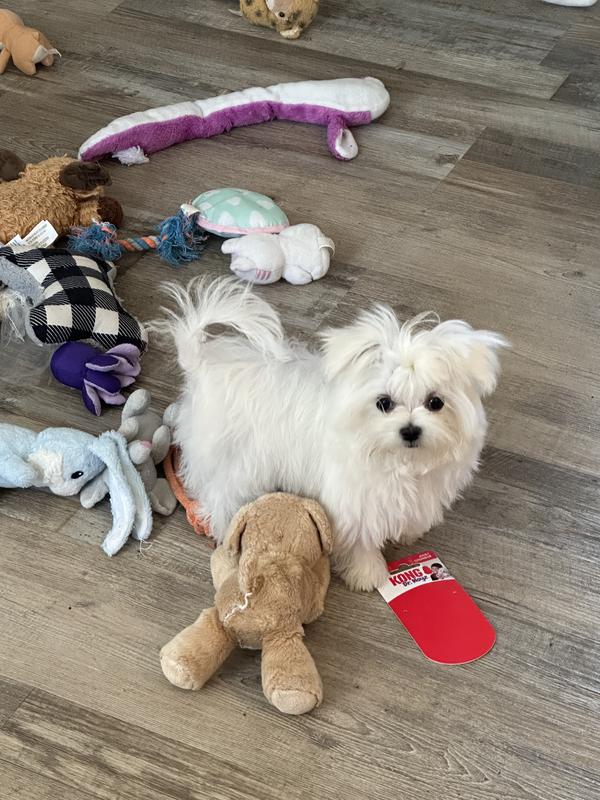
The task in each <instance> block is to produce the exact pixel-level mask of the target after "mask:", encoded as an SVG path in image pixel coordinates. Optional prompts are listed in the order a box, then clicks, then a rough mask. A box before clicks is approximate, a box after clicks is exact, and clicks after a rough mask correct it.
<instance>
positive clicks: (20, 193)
mask: <svg viewBox="0 0 600 800" xmlns="http://www.w3.org/2000/svg"><path fill="white" fill-rule="evenodd" d="M110 183H111V180H110V175H109V174H108V172H107V171H106V170H105V169H104V167H101V166H100V165H99V164H94V163H90V164H86V163H84V162H82V161H76V160H75V159H73V158H68V157H67V156H59V157H58V158H48V159H46V161H41V162H40V163H39V164H25V162H24V161H22V160H21V159H20V158H19V157H18V156H17V155H15V154H14V153H12V152H11V151H10V150H0V242H5V243H6V242H8V241H10V240H11V239H12V238H13V237H15V236H22V237H25V236H26V235H27V234H28V233H29V232H30V231H31V230H32V229H33V228H35V226H36V225H37V224H38V223H39V222H41V221H42V220H48V222H50V223H51V224H52V225H53V226H54V228H55V229H56V231H57V232H58V234H59V235H61V236H62V235H63V234H65V233H68V232H69V229H70V228H72V227H77V226H82V227H87V226H88V225H91V224H92V222H99V221H102V222H111V223H112V224H113V225H116V226H117V227H119V226H120V225H121V223H122V222H123V211H122V209H121V205H120V203H118V202H117V200H113V199H112V198H110V197H104V195H103V193H104V186H109V185H110Z"/></svg>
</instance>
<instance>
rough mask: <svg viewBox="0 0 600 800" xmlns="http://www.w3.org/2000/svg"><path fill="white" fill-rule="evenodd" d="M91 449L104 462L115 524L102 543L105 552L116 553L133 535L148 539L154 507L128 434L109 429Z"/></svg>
mask: <svg viewBox="0 0 600 800" xmlns="http://www.w3.org/2000/svg"><path fill="white" fill-rule="evenodd" d="M91 449H92V452H93V453H94V454H95V455H97V456H98V458H100V459H101V460H102V461H103V462H104V463H105V464H106V470H105V471H104V477H105V480H106V483H107V486H108V491H109V493H110V504H111V509H112V514H113V526H112V528H111V529H110V531H109V532H108V533H107V535H106V537H105V539H104V541H103V542H102V549H103V550H104V552H105V553H106V554H107V555H109V556H113V555H114V554H115V553H118V552H119V550H120V549H121V548H122V547H123V545H124V544H125V542H126V541H127V539H128V538H129V536H130V534H133V535H134V537H135V538H136V539H140V540H142V539H147V538H148V537H149V536H150V533H151V531H152V509H151V507H150V500H149V499H148V495H147V493H146V489H145V488H144V484H143V483H142V479H141V477H140V474H139V473H138V471H137V470H136V468H135V466H134V465H133V463H132V461H131V459H130V458H129V453H128V452H127V441H126V439H125V437H124V436H123V435H122V434H120V433H117V432H116V431H106V433H103V434H101V435H100V436H99V437H98V438H97V439H96V441H95V442H94V443H93V445H92V448H91Z"/></svg>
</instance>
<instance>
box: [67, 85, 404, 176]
mask: <svg viewBox="0 0 600 800" xmlns="http://www.w3.org/2000/svg"><path fill="white" fill-rule="evenodd" d="M389 104H390V96H389V94H388V91H387V89H386V88H385V86H384V85H383V83H382V82H381V81H380V80H378V79H377V78H339V79H337V80H324V81H301V82H299V83H280V84H278V85H277V86H267V87H266V88H262V87H256V86H254V87H252V88H250V89H244V90H242V91H240V92H231V94H225V95H218V96H217V97H209V98H206V99H204V100H195V101H190V100H186V101H185V102H183V103H175V104H174V105H170V106H162V107H160V108H152V109H149V110H148V111H138V112H136V113H135V114H129V115H127V116H125V117H119V118H118V119H115V120H113V121H112V122H111V123H110V124H108V125H106V126H105V127H104V128H102V129H101V130H99V131H98V132H97V133H95V134H94V135H93V136H90V137H89V139H87V140H86V141H85V142H84V143H83V144H82V145H81V147H80V148H79V157H80V158H81V159H82V160H83V161H94V160H95V159H97V158H101V157H102V156H108V155H112V156H114V157H115V158H118V159H119V161H121V162H122V163H124V164H143V163H145V162H146V161H147V160H148V159H147V157H146V153H156V152H158V151H159V150H164V149H165V148H167V147H171V145H174V144H178V143H179V142H186V141H188V140H190V139H208V138H210V137H211V136H217V135H218V134H219V133H223V132H224V131H229V130H231V128H239V127H241V126H243V125H255V124H257V123H259V122H267V121H269V120H272V119H286V120H292V121H295V122H310V123H313V124H315V125H325V126H326V127H327V142H328V144H329V149H330V151H331V153H332V154H333V155H334V156H335V157H336V158H339V159H342V160H348V159H351V158H354V157H355V156H356V155H357V154H358V145H357V144H356V141H355V139H354V136H353V135H352V134H351V133H350V130H349V128H350V127H353V126H356V125H368V124H369V123H370V122H372V121H373V120H374V119H377V117H380V116H381V115H382V114H383V112H384V111H385V110H386V108H387V107H388V105H389Z"/></svg>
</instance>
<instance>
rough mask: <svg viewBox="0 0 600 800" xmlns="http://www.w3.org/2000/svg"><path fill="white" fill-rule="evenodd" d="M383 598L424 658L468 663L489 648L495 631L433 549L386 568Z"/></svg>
mask: <svg viewBox="0 0 600 800" xmlns="http://www.w3.org/2000/svg"><path fill="white" fill-rule="evenodd" d="M388 569H389V571H390V575H389V577H388V579H387V581H386V582H385V584H384V585H383V586H380V587H379V592H380V593H381V595H382V597H383V599H384V600H385V601H386V603H387V604H388V605H389V607H390V608H391V609H392V611H393V612H394V614H395V615H396V616H397V617H398V619H399V620H400V622H401V623H402V624H403V625H404V627H405V628H406V630H407V631H408V632H409V633H410V635H411V636H412V638H413V639H414V640H415V642H416V644H417V645H418V647H419V648H420V650H421V652H422V653H423V655H424V656H427V658H429V659H430V660H431V661H436V662H437V663H438V664H468V663H469V662H470V661H476V660H477V659H478V658H481V656H484V655H485V654H486V653H489V651H490V650H491V649H492V647H493V646H494V643H495V641H496V632H495V631H494V629H493V628H492V626H491V624H490V623H489V622H488V620H487V619H486V618H485V617H484V616H483V613H482V612H481V610H480V609H479V607H478V606H477V605H476V604H475V603H474V601H473V600H472V599H471V598H470V597H469V595H468V594H467V593H466V592H465V590H464V589H463V588H462V586H461V585H460V584H459V583H458V581H457V580H456V579H455V578H453V577H452V575H450V573H449V572H448V570H447V569H446V567H445V566H444V564H443V562H442V561H441V560H440V558H439V556H438V555H437V554H436V553H434V552H433V550H427V551H425V552H424V553H417V554H416V555H414V556H407V557H406V558H401V559H399V560H398V561H391V562H390V563H389V564H388Z"/></svg>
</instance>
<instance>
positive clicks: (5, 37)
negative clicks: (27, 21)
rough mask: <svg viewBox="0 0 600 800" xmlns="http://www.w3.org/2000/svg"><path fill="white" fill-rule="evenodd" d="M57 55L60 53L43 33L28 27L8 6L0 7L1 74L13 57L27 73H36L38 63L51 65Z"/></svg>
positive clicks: (17, 65) (18, 67)
mask: <svg viewBox="0 0 600 800" xmlns="http://www.w3.org/2000/svg"><path fill="white" fill-rule="evenodd" d="M55 55H60V53H59V52H58V50H56V48H54V47H52V45H51V44H50V42H49V41H48V39H46V37H45V36H44V34H43V33H40V32H39V31H36V30H35V28H28V27H27V26H26V25H24V24H23V20H22V19H21V17H19V16H17V14H14V13H13V12H12V11H9V10H8V9H7V8H0V75H1V74H2V73H3V72H4V70H5V69H6V67H7V65H8V62H9V61H10V59H11V58H12V60H13V64H14V65H15V67H17V69H20V70H21V72H24V73H25V75H35V72H36V64H43V66H44V67H51V66H52V64H54V56H55Z"/></svg>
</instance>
